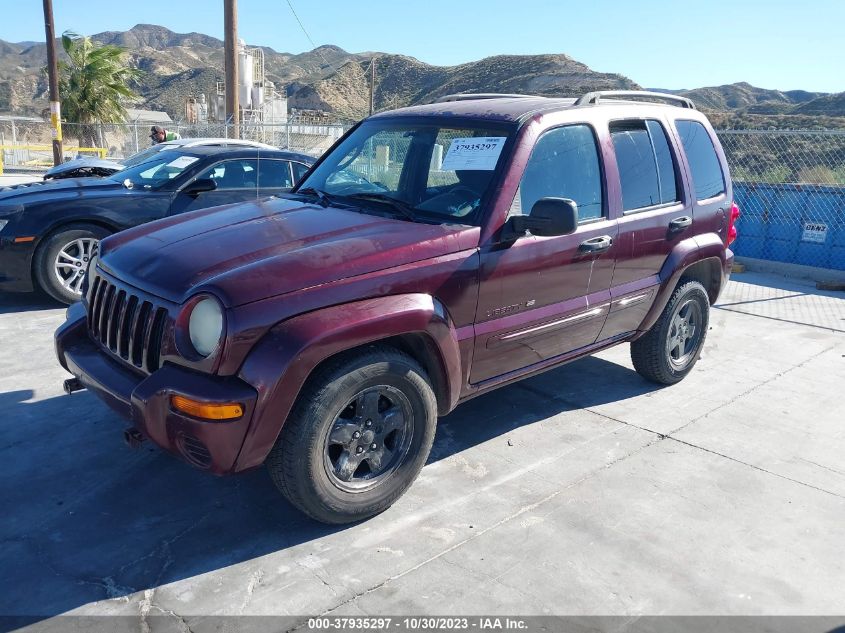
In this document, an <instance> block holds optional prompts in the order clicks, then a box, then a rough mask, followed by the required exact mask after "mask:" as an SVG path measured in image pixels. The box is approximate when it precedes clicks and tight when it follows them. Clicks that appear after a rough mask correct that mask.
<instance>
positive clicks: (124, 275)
mask: <svg viewBox="0 0 845 633" xmlns="http://www.w3.org/2000/svg"><path fill="white" fill-rule="evenodd" d="M477 244H478V229H477V228H476V227H466V226H462V225H461V226H459V225H432V224H421V223H415V222H408V221H405V220H398V219H392V218H384V217H380V216H374V215H367V214H364V213H359V212H356V211H354V210H349V209H345V208H339V207H326V208H324V207H322V206H319V205H314V204H309V203H303V202H300V201H297V200H293V199H268V200H263V201H258V202H255V203H241V204H236V205H228V206H223V207H215V208H212V209H205V210H202V211H196V212H192V213H187V214H184V215H181V216H176V217H173V218H168V219H165V220H159V221H157V222H151V223H149V224H144V225H141V226H138V227H135V228H134V229H130V230H128V231H123V232H122V233H119V234H117V235H114V236H112V237H110V238H107V239H106V240H104V241H103V242H102V244H101V247H100V266H101V267H102V268H104V269H105V270H106V271H107V272H111V273H112V274H114V275H115V276H116V277H117V278H118V279H121V280H123V281H125V282H127V283H130V284H132V285H134V286H136V287H138V288H140V289H142V290H145V291H147V292H150V293H152V294H155V295H157V296H159V297H162V298H164V299H167V300H169V301H172V302H175V303H180V302H182V301H184V300H185V299H187V298H188V297H190V296H191V295H193V294H195V293H197V292H201V291H211V292H213V293H214V294H216V295H217V296H218V297H219V298H220V299H221V300H222V301H223V303H224V304H225V305H226V306H227V307H234V306H237V305H242V304H245V303H250V302H252V301H258V300H260V299H265V298H267V297H271V296H275V295H280V294H284V293H288V292H291V291H294V290H300V289H302V288H308V287H311V286H317V285H320V284H324V283H328V282H331V281H335V280H338V279H343V278H347V277H354V276H356V275H362V274H366V273H370V272H374V271H377V270H382V269H385V268H392V267H394V266H401V265H403V264H408V263H411V262H415V261H420V260H423V259H428V258H431V257H437V256H440V255H445V254H448V253H454V252H457V251H460V250H463V249H466V248H471V247H474V246H477Z"/></svg>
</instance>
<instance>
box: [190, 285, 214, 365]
mask: <svg viewBox="0 0 845 633" xmlns="http://www.w3.org/2000/svg"><path fill="white" fill-rule="evenodd" d="M188 334H189V335H190V337H191V345H193V346H194V349H195V350H196V352H197V354H199V355H200V356H209V355H210V354H211V353H212V352H213V351H214V350H216V349H217V346H218V345H219V344H220V338H221V337H222V336H223V308H221V307H220V303H219V302H218V301H216V300H215V299H212V298H211V297H206V298H204V299H200V300H199V301H198V302H197V303H196V305H194V308H193V310H191V316H190V319H189V320H188Z"/></svg>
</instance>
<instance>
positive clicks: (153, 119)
mask: <svg viewBox="0 0 845 633" xmlns="http://www.w3.org/2000/svg"><path fill="white" fill-rule="evenodd" d="M126 120H127V121H128V122H129V123H173V119H171V118H170V115H169V114H167V112H159V111H158V110H136V109H135V108H126Z"/></svg>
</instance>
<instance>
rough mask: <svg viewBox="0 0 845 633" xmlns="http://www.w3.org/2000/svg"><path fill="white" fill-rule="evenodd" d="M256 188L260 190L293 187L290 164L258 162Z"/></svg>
mask: <svg viewBox="0 0 845 633" xmlns="http://www.w3.org/2000/svg"><path fill="white" fill-rule="evenodd" d="M258 186H259V187H260V188H262V189H281V188H284V187H293V181H292V180H291V177H290V163H288V161H286V160H259V161H258Z"/></svg>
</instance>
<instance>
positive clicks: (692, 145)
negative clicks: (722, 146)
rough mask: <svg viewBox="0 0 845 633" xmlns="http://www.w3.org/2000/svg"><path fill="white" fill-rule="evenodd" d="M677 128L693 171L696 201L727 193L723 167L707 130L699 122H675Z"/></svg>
mask: <svg viewBox="0 0 845 633" xmlns="http://www.w3.org/2000/svg"><path fill="white" fill-rule="evenodd" d="M675 127H676V128H677V130H678V135H679V136H680V137H681V145H683V148H684V153H685V154H686V155H687V162H688V163H689V166H690V171H692V183H693V188H694V189H695V197H696V199H697V200H706V199H707V198H714V197H716V196H718V195H720V194H723V193H725V176H724V174H723V173H722V165H721V164H720V163H719V157H718V156H717V155H716V148H715V147H714V146H713V140H712V139H711V138H710V134H708V133H707V128H705V127H704V126H703V125H702V124H701V123H699V122H698V121H675Z"/></svg>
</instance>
